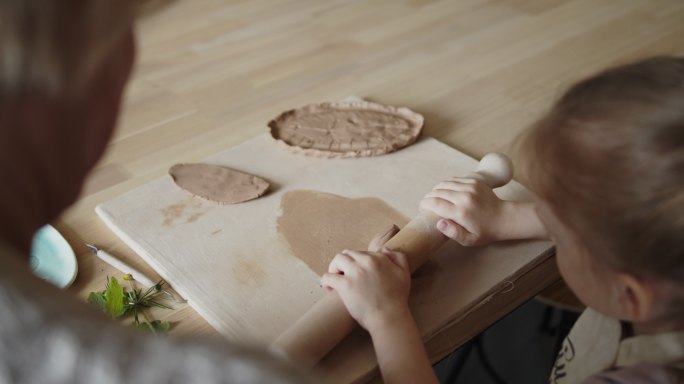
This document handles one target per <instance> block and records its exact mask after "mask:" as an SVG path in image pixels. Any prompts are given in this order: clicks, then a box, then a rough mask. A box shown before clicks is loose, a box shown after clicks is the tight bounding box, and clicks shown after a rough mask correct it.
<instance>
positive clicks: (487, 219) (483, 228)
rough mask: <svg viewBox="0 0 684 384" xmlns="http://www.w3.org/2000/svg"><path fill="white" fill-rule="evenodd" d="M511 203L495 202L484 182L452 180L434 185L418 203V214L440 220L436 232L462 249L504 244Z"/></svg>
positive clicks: (494, 197)
mask: <svg viewBox="0 0 684 384" xmlns="http://www.w3.org/2000/svg"><path fill="white" fill-rule="evenodd" d="M509 204H511V202H508V201H504V200H501V199H499V198H498V197H497V196H496V195H495V194H494V192H493V191H492V189H491V188H490V187H489V186H487V185H486V184H485V183H484V182H482V181H480V180H477V179H472V178H453V179H450V180H447V181H443V182H441V183H439V184H437V185H436V186H435V187H434V188H433V189H432V191H431V192H430V193H428V194H427V195H425V197H424V198H423V200H422V201H421V202H420V210H421V211H424V212H431V213H434V214H436V215H437V216H440V217H441V218H442V219H441V220H439V221H438V222H437V229H438V230H439V231H440V232H442V233H443V234H444V235H445V236H447V237H449V238H451V239H453V240H455V241H457V242H458V243H459V244H461V245H464V246H474V245H485V244H489V243H492V242H495V241H500V240H507V232H508V231H507V228H506V226H507V225H509V222H510V221H511V220H510V218H509V217H508V216H509V212H510V209H508V208H509Z"/></svg>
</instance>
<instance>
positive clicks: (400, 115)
mask: <svg viewBox="0 0 684 384" xmlns="http://www.w3.org/2000/svg"><path fill="white" fill-rule="evenodd" d="M268 127H269V129H270V132H271V136H272V137H273V138H274V139H275V140H276V141H277V142H278V143H280V144H284V145H286V146H287V148H288V149H289V150H291V151H292V152H295V153H302V154H304V155H307V156H314V157H329V158H331V157H362V156H377V155H383V154H386V153H390V152H394V151H396V150H398V149H401V148H403V147H405V146H407V145H410V144H413V143H414V142H415V141H416V139H417V138H418V136H419V135H420V131H421V129H422V128H423V116H422V115H419V114H417V113H415V112H413V111H411V110H410V109H408V108H396V107H390V106H385V105H382V104H378V103H371V102H368V101H363V100H359V101H339V102H332V103H321V104H309V105H307V106H304V107H302V108H298V109H293V110H290V111H286V112H283V113H281V114H280V115H279V116H278V117H276V118H275V119H273V120H271V121H270V122H269V123H268Z"/></svg>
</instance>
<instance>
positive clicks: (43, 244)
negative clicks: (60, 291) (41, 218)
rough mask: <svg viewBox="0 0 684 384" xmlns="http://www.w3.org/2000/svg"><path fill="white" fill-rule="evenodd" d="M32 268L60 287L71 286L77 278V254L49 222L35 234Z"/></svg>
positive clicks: (32, 249)
mask: <svg viewBox="0 0 684 384" xmlns="http://www.w3.org/2000/svg"><path fill="white" fill-rule="evenodd" d="M31 270H32V271H33V273H34V274H35V275H36V276H38V277H40V278H41V279H43V280H47V281H48V282H50V283H52V284H54V285H55V286H57V287H59V288H66V287H68V286H70V285H71V283H73V282H74V279H76V273H77V272H78V264H77V263H76V255H75V254H74V251H73V250H72V249H71V247H70V246H69V243H67V241H66V240H64V237H62V235H61V234H60V233H59V232H57V230H56V229H55V228H54V227H53V226H51V225H49V224H48V225H46V226H44V227H42V228H40V229H39V230H38V231H37V232H36V234H35V235H34V236H33V243H32V244H31Z"/></svg>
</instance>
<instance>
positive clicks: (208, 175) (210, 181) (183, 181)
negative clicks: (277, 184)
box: [169, 164, 269, 204]
mask: <svg viewBox="0 0 684 384" xmlns="http://www.w3.org/2000/svg"><path fill="white" fill-rule="evenodd" d="M169 174H170V175H171V177H172V178H173V181H174V182H175V183H176V185H178V186H179V187H181V188H183V189H185V190H186V191H188V192H190V193H192V194H193V195H195V196H199V197H202V198H205V199H207V200H211V201H215V202H217V203H222V204H237V203H242V202H245V201H248V200H253V199H256V198H257V197H260V196H262V195H263V194H264V193H266V191H267V190H268V187H269V183H268V182H267V181H266V180H264V179H261V178H259V177H256V176H254V175H250V174H248V173H244V172H239V171H236V170H233V169H230V168H226V167H222V166H219V165H210V164H176V165H174V166H173V167H171V169H169Z"/></svg>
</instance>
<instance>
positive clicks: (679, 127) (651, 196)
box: [523, 57, 684, 308]
mask: <svg viewBox="0 0 684 384" xmlns="http://www.w3.org/2000/svg"><path fill="white" fill-rule="evenodd" d="M523 148H524V149H525V152H526V155H525V158H526V162H527V168H528V170H529V175H528V178H529V181H530V184H531V187H532V189H533V190H534V191H535V192H536V193H537V194H538V195H539V197H540V198H541V199H543V200H544V201H546V202H548V203H549V204H550V206H551V207H552V209H553V210H554V212H555V213H556V215H557V216H558V217H559V218H560V219H561V220H562V221H563V222H564V223H565V224H566V225H567V226H568V227H570V228H572V230H573V231H574V232H575V233H576V234H577V235H578V236H579V237H580V238H581V239H582V241H584V242H585V245H586V246H587V248H588V251H589V252H590V253H591V254H592V256H595V257H596V258H598V260H599V261H600V262H602V263H603V264H604V265H606V266H608V267H611V268H613V269H615V270H619V271H625V272H628V273H630V274H633V275H635V276H638V277H640V278H646V279H655V280H657V281H665V282H668V283H672V284H671V285H674V286H675V287H677V289H676V291H678V292H679V294H678V298H677V306H679V307H680V308H681V307H682V304H684V300H682V297H684V294H683V292H684V59H682V58H677V57H657V58H652V59H648V60H644V61H640V62H637V63H634V64H629V65H624V66H620V67H617V68H613V69H610V70H607V71H605V72H603V73H600V74H598V75H596V76H593V77H590V78H588V79H586V80H584V81H582V82H580V83H579V84H577V85H575V86H573V87H572V88H570V89H569V90H568V91H567V92H566V93H565V94H564V95H563V96H562V97H561V99H560V100H559V101H558V102H557V103H556V105H555V106H554V107H553V108H552V109H551V111H550V112H549V113H548V114H547V115H546V116H545V117H543V118H542V119H541V120H539V121H538V122H537V123H536V124H535V125H534V126H533V127H532V129H531V131H530V133H529V135H528V136H526V138H525V140H524V146H523Z"/></svg>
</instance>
